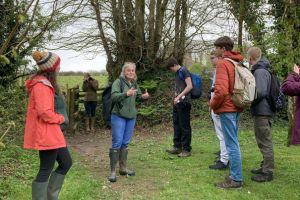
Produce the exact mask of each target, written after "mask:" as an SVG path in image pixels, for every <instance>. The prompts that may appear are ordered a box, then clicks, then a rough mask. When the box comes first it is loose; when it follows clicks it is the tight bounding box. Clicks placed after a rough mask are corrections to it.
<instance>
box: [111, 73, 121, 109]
mask: <svg viewBox="0 0 300 200" xmlns="http://www.w3.org/2000/svg"><path fill="white" fill-rule="evenodd" d="M119 80H120V92H121V93H123V92H124V87H125V85H124V81H123V80H122V78H121V77H119ZM116 104H117V103H113V102H112V101H111V106H110V113H111V112H112V110H113V109H114V107H115V105H116Z"/></svg>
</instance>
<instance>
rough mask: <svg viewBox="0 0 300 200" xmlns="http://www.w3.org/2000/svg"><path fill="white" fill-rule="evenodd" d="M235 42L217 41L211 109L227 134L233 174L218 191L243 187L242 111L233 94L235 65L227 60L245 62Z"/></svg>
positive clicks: (218, 185) (219, 185)
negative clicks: (216, 61) (234, 48)
mask: <svg viewBox="0 0 300 200" xmlns="http://www.w3.org/2000/svg"><path fill="white" fill-rule="evenodd" d="M233 45H234V42H233V41H232V39H231V38H229V37H227V36H224V37H220V38H218V39H217V40H216V41H215V42H214V46H215V48H216V55H217V56H218V57H220V59H219V61H218V63H217V67H216V80H215V88H214V95H213V97H212V99H211V100H210V107H211V109H212V110H213V111H214V113H216V114H218V115H220V120H221V126H222V129H223V133H224V138H225V143H226V148H227V151H228V155H229V160H230V162H229V167H230V175H229V176H226V177H225V180H224V181H223V182H220V183H217V184H216V187H219V188H224V189H227V188H240V187H242V181H243V176H242V159H241V153H240V145H239V141H238V123H239V119H240V112H242V111H243V109H242V108H239V107H237V106H236V105H235V104H234V102H233V100H232V94H233V89H234V84H235V65H234V64H233V63H232V62H231V61H229V60H226V59H231V60H233V61H235V62H241V61H243V56H242V55H241V54H240V53H239V52H235V51H233Z"/></svg>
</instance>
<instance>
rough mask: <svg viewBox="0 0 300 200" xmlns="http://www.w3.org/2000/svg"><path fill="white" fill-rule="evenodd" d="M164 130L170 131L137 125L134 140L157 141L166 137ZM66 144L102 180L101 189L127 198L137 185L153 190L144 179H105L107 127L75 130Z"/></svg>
mask: <svg viewBox="0 0 300 200" xmlns="http://www.w3.org/2000/svg"><path fill="white" fill-rule="evenodd" d="M166 132H170V130H169V129H168V128H166V127H162V126H159V127H151V128H149V129H145V128H142V127H137V128H136V130H135V133H134V141H135V142H138V141H146V140H152V141H156V142H158V143H159V142H160V141H161V140H162V139H163V138H165V137H166V134H162V133H166ZM68 145H69V146H70V147H71V149H72V150H73V151H75V152H76V153H78V154H79V155H80V162H81V163H82V164H84V165H87V166H88V168H89V169H90V170H91V171H92V172H94V174H95V176H96V177H99V179H100V180H102V181H103V182H104V186H103V188H102V189H104V190H109V192H110V193H111V194H115V195H116V196H119V197H120V196H121V197H122V198H121V199H127V198H126V196H127V197H128V196H131V195H132V192H133V193H136V192H138V191H134V188H136V187H137V186H141V185H143V186H144V187H143V188H148V189H149V188H152V189H153V190H155V186H153V185H152V184H151V182H149V181H147V182H146V181H145V183H144V181H143V180H137V181H136V182H130V184H128V183H127V182H125V181H124V179H123V181H117V182H116V183H113V184H111V183H109V182H108V181H107V176H108V174H109V156H108V151H109V148H110V147H111V131H110V130H109V129H98V130H96V132H95V133H93V134H92V133H89V134H86V133H84V131H82V132H77V133H76V134H75V135H73V136H72V137H70V136H69V137H68ZM121 180H122V179H121ZM144 184H145V185H144ZM116 191H119V192H120V191H121V193H118V194H116ZM122 191H126V193H124V194H123V192H122ZM118 199H119V198H118Z"/></svg>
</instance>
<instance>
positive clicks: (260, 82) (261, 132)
mask: <svg viewBox="0 0 300 200" xmlns="http://www.w3.org/2000/svg"><path fill="white" fill-rule="evenodd" d="M247 54H248V59H249V64H250V65H251V66H252V68H251V72H252V73H253V75H254V77H255V82H256V91H257V97H256V99H255V100H254V101H253V102H252V105H251V113H252V115H253V117H254V132H255V139H256V142H257V145H258V147H259V149H260V152H261V153H262V156H263V161H262V162H261V166H260V168H258V169H252V170H251V172H252V173H253V174H254V175H253V176H252V177H251V179H252V180H253V181H256V182H266V181H271V180H273V170H274V151H273V143H272V129H271V119H272V116H273V114H274V112H273V111H272V108H271V106H270V103H269V95H270V90H271V87H272V84H271V83H272V74H271V72H270V63H269V61H268V60H267V59H265V58H262V57H261V49H260V48H258V47H251V48H249V50H248V52H247Z"/></svg>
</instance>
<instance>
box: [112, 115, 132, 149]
mask: <svg viewBox="0 0 300 200" xmlns="http://www.w3.org/2000/svg"><path fill="white" fill-rule="evenodd" d="M135 121H136V119H135V118H133V119H126V118H123V117H120V116H118V115H115V114H112V115H111V129H112V148H113V149H121V148H126V147H127V146H128V144H129V142H130V140H131V137H132V135H133V131H134V126H135Z"/></svg>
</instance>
